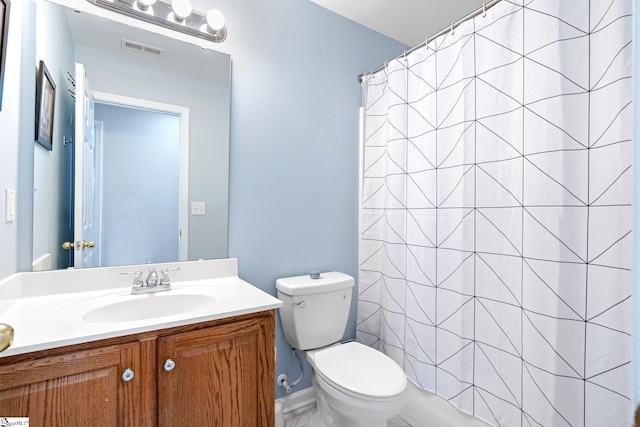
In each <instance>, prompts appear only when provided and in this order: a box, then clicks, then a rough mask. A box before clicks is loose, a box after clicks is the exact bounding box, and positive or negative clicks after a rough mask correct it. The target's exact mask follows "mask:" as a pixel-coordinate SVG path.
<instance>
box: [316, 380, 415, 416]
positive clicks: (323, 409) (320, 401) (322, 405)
mask: <svg viewBox="0 0 640 427" xmlns="http://www.w3.org/2000/svg"><path fill="white" fill-rule="evenodd" d="M311 382H312V385H313V389H314V391H315V393H316V403H317V408H318V412H317V413H316V414H314V415H313V417H312V418H311V421H310V423H309V427H387V420H388V418H393V416H395V415H397V413H399V412H400V409H401V408H402V406H404V405H401V406H400V407H398V408H397V410H395V411H393V413H390V412H386V413H385V412H379V413H378V414H377V415H378V417H379V418H381V419H372V415H373V412H377V411H375V410H374V411H363V412H361V411H357V412H359V414H358V415H359V416H360V417H362V418H363V419H355V418H351V417H349V416H347V414H345V413H343V412H340V411H338V410H336V408H335V407H333V406H332V405H330V404H329V403H328V401H327V400H328V399H333V401H334V404H338V405H339V404H344V401H342V399H340V398H339V397H338V396H330V395H327V394H326V393H325V392H323V391H322V390H321V389H320V388H321V387H322V386H320V385H319V384H318V378H317V377H316V374H315V372H314V373H313V374H312V376H311ZM336 397H338V399H337V400H336ZM343 409H344V408H343ZM353 409H355V408H352V412H353ZM372 409H373V408H372ZM355 414H356V412H354V415H355ZM358 415H356V416H358ZM374 416H375V415H374Z"/></svg>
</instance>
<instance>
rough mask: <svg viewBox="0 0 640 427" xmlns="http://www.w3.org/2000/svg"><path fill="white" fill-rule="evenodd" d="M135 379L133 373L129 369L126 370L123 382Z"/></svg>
mask: <svg viewBox="0 0 640 427" xmlns="http://www.w3.org/2000/svg"><path fill="white" fill-rule="evenodd" d="M132 379H133V371H132V370H131V369H129V368H127V369H125V370H124V372H123V373H122V381H124V382H129V381H131V380H132Z"/></svg>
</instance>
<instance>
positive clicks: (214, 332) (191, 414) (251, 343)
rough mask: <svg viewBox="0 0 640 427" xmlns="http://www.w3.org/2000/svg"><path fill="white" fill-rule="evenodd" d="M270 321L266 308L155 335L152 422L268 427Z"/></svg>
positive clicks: (271, 387)
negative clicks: (156, 372)
mask: <svg viewBox="0 0 640 427" xmlns="http://www.w3.org/2000/svg"><path fill="white" fill-rule="evenodd" d="M273 321H274V320H273V313H271V312H270V313H269V315H268V316H265V317H260V318H255V319H249V320H243V321H239V322H234V323H229V324H226V325H222V326H216V327H212V328H206V329H201V330H198V331H193V332H185V333H180V334H176V335H173V336H168V337H163V338H160V339H159V340H158V364H159V365H160V366H159V367H158V369H159V370H160V372H159V375H158V415H159V416H158V425H159V426H167V427H174V426H198V427H206V426H216V427H230V426H241V427H251V426H261V427H262V426H273V425H274V404H275V403H274V402H275V401H274V354H273V353H274V350H273V333H274V332H273ZM168 359H171V360H172V361H173V362H174V363H175V367H174V368H173V369H171V370H169V371H167V370H165V367H164V365H165V363H166V361H167V360H168ZM169 365H171V363H170V364H169Z"/></svg>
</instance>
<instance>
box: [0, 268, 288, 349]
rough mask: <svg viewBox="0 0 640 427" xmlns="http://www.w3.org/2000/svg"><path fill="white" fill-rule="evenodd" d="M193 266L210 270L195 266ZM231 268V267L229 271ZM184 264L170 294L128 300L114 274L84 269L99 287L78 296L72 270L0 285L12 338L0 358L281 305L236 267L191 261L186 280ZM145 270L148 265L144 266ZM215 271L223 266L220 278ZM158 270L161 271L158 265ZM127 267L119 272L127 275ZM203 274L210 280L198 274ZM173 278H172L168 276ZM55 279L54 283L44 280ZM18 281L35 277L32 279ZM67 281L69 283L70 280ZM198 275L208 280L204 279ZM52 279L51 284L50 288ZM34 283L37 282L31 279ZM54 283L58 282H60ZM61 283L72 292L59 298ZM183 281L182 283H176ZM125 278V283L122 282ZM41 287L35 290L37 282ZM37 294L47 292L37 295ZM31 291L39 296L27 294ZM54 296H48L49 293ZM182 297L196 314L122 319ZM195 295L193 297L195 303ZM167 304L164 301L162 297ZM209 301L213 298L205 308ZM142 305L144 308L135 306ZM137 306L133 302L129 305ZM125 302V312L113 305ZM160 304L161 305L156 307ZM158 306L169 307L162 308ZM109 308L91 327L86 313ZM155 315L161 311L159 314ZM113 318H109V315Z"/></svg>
mask: <svg viewBox="0 0 640 427" xmlns="http://www.w3.org/2000/svg"><path fill="white" fill-rule="evenodd" d="M201 263H210V264H207V265H203V264H201ZM233 263H235V267H234V265H233ZM189 264H194V263H186V264H184V263H181V264H180V266H181V269H182V271H181V273H182V274H175V276H176V277H177V278H178V277H181V278H182V279H183V280H180V281H175V282H174V283H172V290H170V291H167V292H159V293H153V294H144V295H131V285H127V286H122V280H121V279H119V278H118V279H117V280H115V277H118V276H119V273H118V275H116V276H114V275H113V274H114V272H115V271H116V270H117V271H118V272H119V271H120V270H122V268H108V269H92V270H91V271H93V272H94V274H96V275H98V276H100V277H99V278H98V277H97V276H96V277H97V278H96V280H95V281H92V283H94V284H95V283H100V285H94V286H86V288H90V289H87V290H80V291H78V283H74V279H75V278H74V277H71V276H73V274H74V271H73V270H71V271H65V272H68V274H67V275H65V274H64V273H65V272H51V273H48V275H47V274H46V273H45V274H43V273H19V274H16V275H14V276H12V277H10V278H8V279H5V280H3V281H0V323H8V324H10V325H11V326H13V328H14V331H15V336H14V341H13V344H12V345H11V347H9V348H8V349H7V350H5V351H4V352H2V353H0V358H2V357H6V356H11V355H15V354H21V353H27V352H31V351H36V350H44V349H48V348H54V347H60V346H65V345H71V344H78V343H83V342H89V341H95V340H99V339H104V338H112V337H117V336H124V335H129V334H134V333H139V332H147V331H153V330H158V329H164V328H169V327H174V326H181V325H187V324H192V323H199V322H204V321H209V320H216V319H222V318H227V317H233V316H238V315H242V314H248V313H255V312H259V311H264V310H271V309H276V308H279V307H281V306H282V302H281V301H280V300H278V299H276V298H274V297H273V296H271V295H269V294H267V293H266V292H263V291H262V290H260V289H258V288H256V287H255V286H252V285H250V284H249V283H247V282H245V281H244V280H242V279H240V278H239V277H237V273H236V275H235V276H234V275H226V274H230V273H231V274H233V273H234V270H235V271H236V272H237V260H234V259H231V260H216V261H200V262H197V266H196V267H197V269H200V270H201V271H200V272H199V273H198V274H190V273H189V271H188V269H189ZM144 267H145V268H148V266H144ZM217 267H225V268H223V269H222V271H218V272H217V273H216V272H215V271H213V270H215V269H216V268H217ZM158 268H164V266H158ZM130 269H131V268H127V270H130ZM207 269H209V270H210V274H207V273H206V270H207ZM79 271H80V270H75V273H77V274H81V275H82V277H83V280H87V278H90V277H91V273H90V272H87V271H82V273H78V272H79ZM176 273H177V272H176ZM53 274H55V275H56V276H52V275H53ZM24 275H41V276H40V277H39V278H38V277H36V278H35V279H34V277H33V276H29V277H27V278H25V277H23V276H24ZM70 275H71V276H70ZM105 276H106V277H108V276H113V277H114V281H113V282H114V283H112V284H109V282H108V281H106V280H104V277H105ZM204 276H210V277H211V278H206V277H204ZM52 277H54V278H55V280H53V281H52ZM38 279H42V280H38ZM60 279H62V280H60ZM66 279H68V282H69V286H70V287H71V288H73V289H72V291H66V290H67V289H66V288H65V285H64V282H65V281H67V280H66ZM184 279H186V280H184ZM130 281H131V277H128V278H127V279H126V282H130ZM39 282H42V283H39ZM40 288H44V289H50V290H52V291H50V292H45V291H42V290H41V289H40ZM34 289H40V290H38V291H34ZM53 290H55V292H53ZM180 295H186V297H185V299H189V300H190V301H195V300H198V299H200V300H201V301H199V307H198V308H195V309H190V310H188V311H185V312H182V313H175V314H173V313H168V315H164V312H163V311H161V313H162V314H160V315H158V314H155V315H154V316H153V317H152V318H146V319H141V320H122V319H123V318H126V317H131V316H133V317H136V314H135V313H133V312H131V311H130V310H131V308H130V307H126V305H128V304H129V303H130V302H133V304H134V305H135V304H137V302H142V303H145V305H147V306H148V307H152V308H154V307H153V306H154V305H155V303H156V302H158V306H159V307H168V308H167V310H169V311H172V310H173V311H174V312H175V311H180V310H179V309H178V310H176V309H175V307H174V306H173V305H172V304H173V301H174V298H176V296H177V298H180ZM200 296H202V297H201V298H199V297H200ZM167 297H169V299H164V300H162V299H163V298H167ZM211 298H213V299H215V301H213V300H212V299H211ZM141 300H144V301H141ZM136 301H137V302H136ZM121 302H126V304H125V305H122V306H120V305H118V304H120V303H121ZM163 302H164V304H162V303H163ZM166 302H170V304H169V305H167V304H166ZM110 304H115V305H114V306H112V307H116V309H115V310H113V311H109V312H108V314H109V315H108V316H107V317H106V318H105V317H102V318H100V319H99V320H95V319H94V318H92V317H91V316H90V315H88V314H87V313H92V310H95V309H102V307H104V306H106V305H110ZM159 310H164V309H162V308H160V309H159ZM112 313H113V315H111V314H112Z"/></svg>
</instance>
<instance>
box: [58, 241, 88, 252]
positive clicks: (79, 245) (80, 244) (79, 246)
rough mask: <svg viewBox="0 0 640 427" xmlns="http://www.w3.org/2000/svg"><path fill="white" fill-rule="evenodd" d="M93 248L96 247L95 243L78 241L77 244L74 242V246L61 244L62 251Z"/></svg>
mask: <svg viewBox="0 0 640 427" xmlns="http://www.w3.org/2000/svg"><path fill="white" fill-rule="evenodd" d="M95 247H96V242H83V241H79V242H76V243H75V244H74V242H64V243H63V244H62V249H65V250H70V249H74V248H76V249H78V250H80V249H84V248H90V249H92V248H95Z"/></svg>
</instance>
